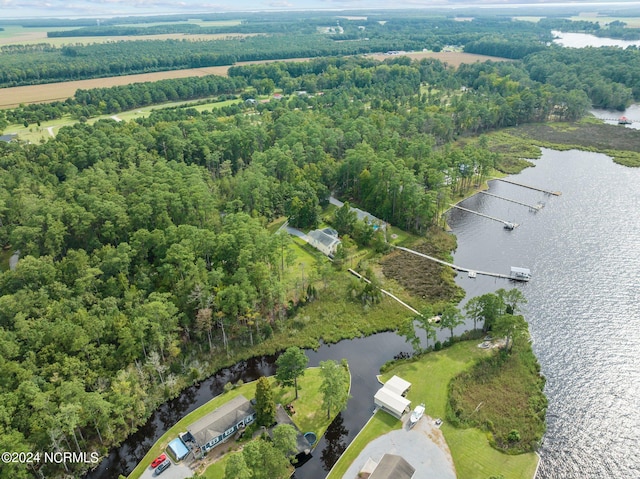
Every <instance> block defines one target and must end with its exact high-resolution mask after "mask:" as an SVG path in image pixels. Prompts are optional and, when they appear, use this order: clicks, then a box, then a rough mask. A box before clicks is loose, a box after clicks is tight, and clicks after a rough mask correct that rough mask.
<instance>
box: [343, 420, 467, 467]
mask: <svg viewBox="0 0 640 479" xmlns="http://www.w3.org/2000/svg"><path fill="white" fill-rule="evenodd" d="M408 417H409V414H405V416H404V418H403V427H402V429H400V430H396V431H391V432H390V433H388V434H385V435H384V436H380V437H379V438H377V439H374V440H373V441H371V442H370V443H369V444H367V446H365V448H364V450H363V451H362V452H361V453H360V455H359V456H358V457H357V458H356V460H355V461H353V463H352V464H351V466H350V467H349V469H347V472H346V473H345V475H344V476H342V479H356V478H357V477H358V472H360V470H361V469H362V467H363V466H364V464H365V463H366V462H367V459H369V458H371V459H373V460H375V461H376V462H378V461H380V459H382V456H384V455H385V454H387V453H388V454H396V455H398V456H402V457H403V458H404V459H405V460H406V461H407V462H408V463H409V464H411V465H412V466H413V467H414V468H415V469H416V472H415V474H414V476H413V479H433V478H438V479H456V470H455V467H454V465H453V459H452V458H451V452H450V451H449V447H448V446H447V443H446V441H445V439H444V436H443V434H442V431H440V429H439V428H437V427H436V426H435V424H434V419H433V418H431V417H429V416H427V415H424V416H423V417H422V419H420V421H418V424H416V425H415V426H414V427H413V429H409V428H408V426H407V419H408Z"/></svg>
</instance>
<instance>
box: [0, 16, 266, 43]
mask: <svg viewBox="0 0 640 479" xmlns="http://www.w3.org/2000/svg"><path fill="white" fill-rule="evenodd" d="M171 23H172V24H176V23H191V24H194V25H198V26H200V27H203V28H204V27H228V26H234V25H239V24H240V23H241V20H222V21H218V22H216V21H211V22H207V21H201V20H194V21H189V22H171ZM156 25H167V23H166V22H157V23H135V24H124V25H122V26H123V27H142V28H146V27H153V26H156ZM0 27H2V28H4V31H1V32H0V46H2V45H33V44H38V43H48V44H50V45H54V46H56V47H61V46H64V45H79V44H82V45H88V44H90V43H106V42H119V41H133V40H168V39H172V38H178V39H182V40H192V41H200V40H224V39H227V38H238V37H248V36H253V35H256V34H254V33H215V34H193V35H191V34H185V33H171V34H169V33H168V34H162V35H119V36H115V35H110V36H95V37H61V38H49V37H47V32H61V31H65V30H76V29H77V28H79V27H28V28H27V27H21V26H19V25H5V26H3V25H2V24H1V23H0Z"/></svg>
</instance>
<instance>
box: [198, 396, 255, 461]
mask: <svg viewBox="0 0 640 479" xmlns="http://www.w3.org/2000/svg"><path fill="white" fill-rule="evenodd" d="M255 419H256V411H255V409H254V408H253V406H252V405H251V403H250V402H249V400H248V399H247V398H246V397H244V396H243V395H240V396H237V397H235V398H234V399H232V400H230V401H229V402H227V403H226V404H223V405H222V406H220V407H219V408H218V409H216V410H215V411H212V412H210V413H209V414H207V415H206V416H204V417H202V418H200V419H198V420H197V421H196V422H194V423H193V424H191V425H190V426H189V427H188V428H187V431H188V432H189V434H190V435H191V437H190V439H192V440H193V442H195V443H196V444H197V446H198V448H199V449H200V452H201V454H202V455H204V454H206V453H207V452H209V451H210V450H211V449H213V448H214V447H216V446H217V445H218V444H221V443H223V442H225V441H227V440H228V439H229V438H230V437H232V436H233V434H234V433H236V432H238V431H240V430H242V429H244V428H245V427H246V426H248V425H249V424H251V423H252V422H253V421H255Z"/></svg>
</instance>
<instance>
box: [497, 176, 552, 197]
mask: <svg viewBox="0 0 640 479" xmlns="http://www.w3.org/2000/svg"><path fill="white" fill-rule="evenodd" d="M496 179H497V180H498V181H503V182H505V183H511V184H512V185H516V186H522V187H523V188H529V189H530V190H536V191H542V192H543V193H546V194H548V195H554V196H560V195H561V194H562V193H560V192H559V191H549V190H545V189H543V188H538V187H537V186H531V185H525V184H523V183H516V182H515V181H511V180H507V179H506V178H496Z"/></svg>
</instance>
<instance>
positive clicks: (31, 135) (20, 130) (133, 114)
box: [5, 98, 242, 143]
mask: <svg viewBox="0 0 640 479" xmlns="http://www.w3.org/2000/svg"><path fill="white" fill-rule="evenodd" d="M203 100H204V99H202V100H192V101H179V102H171V103H162V104H160V105H151V106H146V107H142V108H136V109H135V110H129V111H125V112H121V113H118V114H117V115H101V116H97V117H95V118H90V119H89V120H88V121H87V123H89V124H91V123H95V122H96V121H98V120H104V119H107V118H111V119H113V120H116V121H130V120H135V119H136V118H146V117H148V116H149V115H150V114H151V112H152V111H154V110H161V109H163V108H172V107H177V106H183V105H190V104H193V106H192V108H194V109H195V110H197V111H204V110H212V109H213V108H222V107H223V106H227V105H232V104H233V103H239V102H241V101H242V100H225V101H216V99H215V98H214V99H212V100H211V101H210V102H206V103H201V102H202V101H203ZM77 122H78V120H76V119H74V118H71V117H70V116H68V115H67V116H64V117H62V118H58V119H56V120H51V121H43V122H42V123H41V124H40V126H39V127H38V126H36V125H33V124H32V125H29V126H28V127H25V126H24V125H17V124H13V125H9V126H8V127H7V128H5V133H15V134H17V135H18V138H19V139H20V140H24V141H30V142H31V143H39V142H40V141H46V140H47V139H48V138H52V137H54V136H56V134H57V133H58V130H59V129H60V128H62V127H63V126H69V125H73V124H75V123H77Z"/></svg>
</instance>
